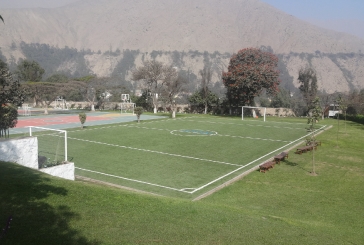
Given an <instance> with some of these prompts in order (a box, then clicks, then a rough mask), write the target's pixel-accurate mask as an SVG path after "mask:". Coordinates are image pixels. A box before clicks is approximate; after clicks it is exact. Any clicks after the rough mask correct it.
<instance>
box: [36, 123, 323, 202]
mask: <svg viewBox="0 0 364 245" xmlns="http://www.w3.org/2000/svg"><path fill="white" fill-rule="evenodd" d="M323 127H324V125H319V126H318V127H317V128H323ZM306 128H307V124H305V123H302V121H301V123H295V122H292V120H288V121H287V120H286V121H284V120H280V121H279V122H277V121H266V122H263V121H262V120H244V121H242V120H241V119H239V118H221V117H212V116H189V117H181V118H179V119H161V120H153V121H145V122H142V123H135V122H131V123H123V124H113V125H108V126H99V127H89V128H86V129H83V130H80V129H74V130H68V158H69V159H70V160H71V161H73V162H75V166H76V174H77V175H80V176H84V177H88V178H92V179H97V180H101V181H105V182H110V183H113V184H117V185H122V186H126V187H129V188H134V189H137V190H141V191H148V192H152V193H155V194H159V195H165V196H172V197H184V198H189V199H193V198H195V197H196V196H199V195H201V194H203V193H206V192H207V191H209V190H211V189H212V188H214V187H216V186H218V185H220V184H222V183H225V182H226V181H229V180H231V179H232V178H234V177H236V176H237V175H239V174H242V173H244V172H246V171H249V170H250V169H252V168H253V167H255V166H257V165H259V164H261V163H262V162H264V161H266V160H267V159H268V158H270V157H272V156H274V155H277V154H278V153H280V152H281V151H283V150H286V149H288V148H290V147H292V146H294V145H295V144H297V143H298V142H300V141H302V139H304V137H305V136H306V135H307V134H308V133H307V130H306ZM43 135H44V136H43ZM53 136H54V134H53V133H52V134H51V135H49V132H41V135H39V137H38V140H39V144H40V151H42V152H49V151H50V150H49V146H50V145H52V143H57V142H58V145H59V140H58V141H57V140H56V139H55V137H53ZM58 145H57V146H54V147H53V148H54V149H58V148H59V146H58ZM61 145H62V144H61ZM45 146H46V150H43V149H44V147H45ZM58 155H60V154H58Z"/></svg>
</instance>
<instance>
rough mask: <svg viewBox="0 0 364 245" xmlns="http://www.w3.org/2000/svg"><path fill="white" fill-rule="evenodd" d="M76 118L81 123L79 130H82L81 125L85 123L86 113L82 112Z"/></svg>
mask: <svg viewBox="0 0 364 245" xmlns="http://www.w3.org/2000/svg"><path fill="white" fill-rule="evenodd" d="M78 117H79V118H80V122H81V128H83V124H84V123H85V122H86V118H87V116H86V113H84V112H82V113H80V114H78Z"/></svg>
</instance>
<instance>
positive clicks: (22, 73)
mask: <svg viewBox="0 0 364 245" xmlns="http://www.w3.org/2000/svg"><path fill="white" fill-rule="evenodd" d="M17 68H18V69H17V71H16V74H17V75H18V78H19V79H20V80H22V81H26V82H29V81H31V82H39V81H41V80H42V76H43V74H44V69H43V68H42V67H41V66H40V65H39V64H38V63H37V62H36V61H28V60H22V61H21V62H20V64H19V65H18V67H17Z"/></svg>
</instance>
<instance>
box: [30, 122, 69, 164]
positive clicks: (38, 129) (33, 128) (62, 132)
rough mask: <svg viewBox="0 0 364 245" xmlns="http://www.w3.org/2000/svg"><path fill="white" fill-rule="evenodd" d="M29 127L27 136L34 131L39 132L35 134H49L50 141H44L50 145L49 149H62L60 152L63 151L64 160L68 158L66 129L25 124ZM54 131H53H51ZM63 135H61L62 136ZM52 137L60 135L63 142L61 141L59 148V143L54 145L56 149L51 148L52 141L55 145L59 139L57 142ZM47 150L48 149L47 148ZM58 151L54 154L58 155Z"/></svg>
mask: <svg viewBox="0 0 364 245" xmlns="http://www.w3.org/2000/svg"><path fill="white" fill-rule="evenodd" d="M27 127H28V128H29V136H33V135H34V133H39V134H38V135H37V136H41V137H44V136H50V137H51V138H53V139H51V141H49V140H48V141H46V144H47V146H48V147H50V149H51V150H55V151H64V152H61V153H64V161H65V162H67V159H68V155H67V154H68V152H67V131H66V130H59V129H53V128H44V127H36V126H27ZM51 132H54V133H51ZM62 135H63V136H62ZM54 137H60V138H59V139H60V140H63V141H64V142H62V144H63V146H62V147H61V148H60V149H58V148H59V145H58V146H56V149H52V146H51V145H52V143H55V145H56V144H57V143H58V144H59V143H60V142H59V141H58V142H57V140H54ZM48 151H49V149H48ZM58 153H59V152H56V154H57V155H58Z"/></svg>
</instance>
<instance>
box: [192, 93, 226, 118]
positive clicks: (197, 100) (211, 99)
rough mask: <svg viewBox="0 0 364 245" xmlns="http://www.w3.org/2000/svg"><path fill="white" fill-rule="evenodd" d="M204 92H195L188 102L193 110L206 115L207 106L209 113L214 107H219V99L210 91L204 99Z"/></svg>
mask: <svg viewBox="0 0 364 245" xmlns="http://www.w3.org/2000/svg"><path fill="white" fill-rule="evenodd" d="M204 96H205V95H204V91H203V90H202V89H200V90H197V91H195V92H194V93H193V94H192V95H191V96H190V97H189V98H188V101H189V102H190V104H191V110H192V111H195V110H197V112H198V113H204V112H205V110H206V104H207V111H209V110H211V108H212V106H214V105H218V103H219V97H217V95H216V94H214V93H212V92H211V91H210V90H208V94H207V96H206V97H204Z"/></svg>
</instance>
